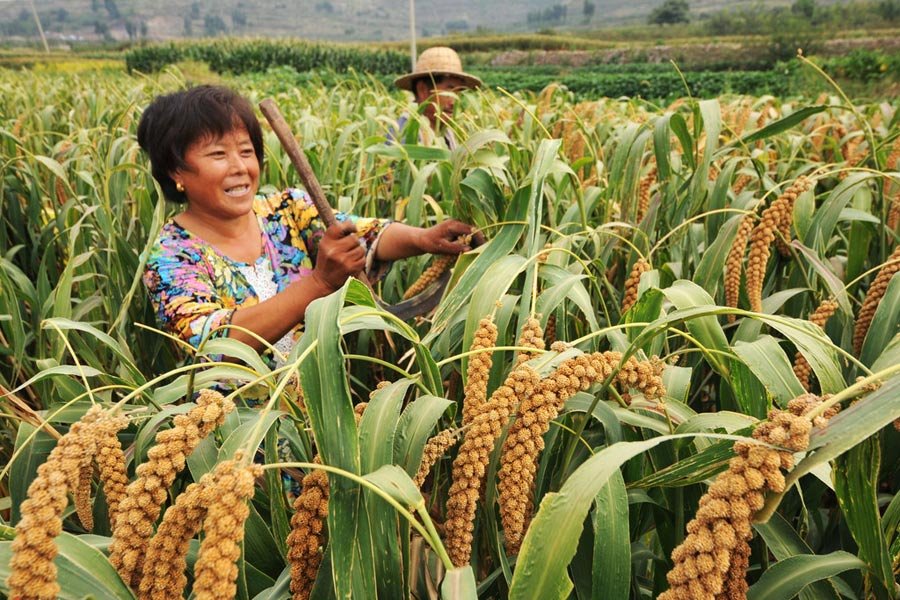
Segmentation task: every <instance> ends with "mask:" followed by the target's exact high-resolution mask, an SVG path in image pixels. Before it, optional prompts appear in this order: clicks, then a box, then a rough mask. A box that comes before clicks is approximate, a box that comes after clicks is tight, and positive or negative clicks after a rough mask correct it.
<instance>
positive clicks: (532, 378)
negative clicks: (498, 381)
mask: <svg viewBox="0 0 900 600" xmlns="http://www.w3.org/2000/svg"><path fill="white" fill-rule="evenodd" d="M539 381H540V377H539V376H538V374H537V372H536V371H535V370H534V369H532V368H530V367H528V366H527V365H522V366H520V367H518V368H516V369H513V371H512V372H511V373H510V374H509V376H508V377H507V378H506V381H504V382H503V385H501V386H500V387H498V388H497V389H496V390H495V391H494V393H493V394H491V397H490V399H488V401H487V402H486V403H485V405H484V407H483V408H482V409H481V410H480V411H478V414H476V415H475V417H474V418H473V419H472V423H471V425H470V426H469V429H468V430H467V431H466V435H465V438H464V439H463V443H462V446H461V447H460V449H459V453H458V454H457V455H456V460H454V461H453V483H452V484H451V485H450V491H449V493H448V499H447V518H446V521H445V522H444V527H445V532H446V542H447V550H448V553H449V555H450V560H451V561H452V562H453V564H454V565H456V566H457V567H462V566H465V565H467V564H468V563H469V558H470V557H471V554H472V530H473V529H474V521H475V509H476V508H477V504H478V500H479V498H480V490H481V484H482V482H483V481H484V476H485V471H486V469H487V464H488V461H489V459H490V455H491V452H492V451H493V449H494V444H495V443H496V441H497V438H498V437H500V433H501V431H502V429H503V427H504V425H506V421H507V419H508V418H509V415H510V414H511V413H512V411H513V410H514V409H515V408H516V405H517V404H518V402H519V398H527V397H528V396H531V395H532V394H533V393H534V389H535V387H536V386H537V384H538V382H539Z"/></svg>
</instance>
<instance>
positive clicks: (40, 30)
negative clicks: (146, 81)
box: [28, 0, 412, 54]
mask: <svg viewBox="0 0 900 600" xmlns="http://www.w3.org/2000/svg"><path fill="white" fill-rule="evenodd" d="M410 2H412V0H410ZM28 4H29V5H30V6H31V14H32V15H33V16H34V22H35V24H36V25H37V28H38V33H39V34H41V41H42V42H44V52H46V53H47V54H50V46H48V45H47V38H46V37H44V28H43V27H41V19H40V17H38V14H37V10H35V8H34V0H28Z"/></svg>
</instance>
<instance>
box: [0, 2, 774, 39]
mask: <svg viewBox="0 0 900 600" xmlns="http://www.w3.org/2000/svg"><path fill="white" fill-rule="evenodd" d="M661 2H662V0H637V1H634V2H626V1H623V0H507V1H505V2H484V1H483V0H417V1H416V25H417V27H416V29H417V33H418V35H419V36H423V37H428V36H435V35H444V34H448V33H457V32H472V31H475V30H478V29H488V30H492V31H500V32H504V31H530V30H531V31H533V30H538V29H544V28H548V27H554V28H567V27H568V28H571V27H592V28H598V27H603V26H607V25H612V24H625V23H634V22H643V21H644V20H645V19H646V16H647V15H648V14H649V12H650V11H651V10H652V9H653V8H654V7H656V6H658V5H659V4H660V3H661ZM789 3H790V2H789V1H788V0H765V1H764V2H756V3H754V2H751V1H749V0H744V1H740V0H739V1H735V0H692V1H691V4H690V6H691V13H692V14H693V15H695V16H696V15H700V14H703V13H708V12H711V11H716V10H721V9H723V8H731V7H734V8H747V7H750V6H758V5H760V4H762V5H765V6H777V5H785V4H789ZM36 5H37V9H38V13H39V16H40V20H41V23H42V25H43V28H44V31H45V33H46V34H47V37H48V38H49V39H56V40H60V39H62V40H78V39H85V40H97V39H103V38H104V37H105V38H106V39H115V40H128V39H129V38H146V39H151V40H163V39H173V38H180V37H199V36H203V35H209V34H229V35H252V36H265V35H275V36H286V35H290V36H297V37H304V38H311V39H322V40H341V41H355V40H356V41H365V40H402V39H406V38H408V37H409V22H408V14H409V3H408V2H405V1H399V0H298V1H293V2H291V1H289V0H221V1H219V0H42V1H41V2H39V3H36ZM34 35H36V29H35V23H34V19H33V17H32V15H31V13H30V11H29V10H28V8H27V4H25V3H20V2H10V1H8V0H7V1H0V39H2V38H7V39H9V38H11V37H20V38H21V37H23V36H25V37H32V36H34Z"/></svg>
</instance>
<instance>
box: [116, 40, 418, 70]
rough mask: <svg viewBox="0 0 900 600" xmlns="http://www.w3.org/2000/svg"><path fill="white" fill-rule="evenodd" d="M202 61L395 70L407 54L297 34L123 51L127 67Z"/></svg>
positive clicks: (244, 66)
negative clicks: (305, 38)
mask: <svg viewBox="0 0 900 600" xmlns="http://www.w3.org/2000/svg"><path fill="white" fill-rule="evenodd" d="M182 60H198V61H202V62H205V63H208V64H209V66H210V68H211V69H212V70H214V71H216V72H219V73H247V72H252V71H265V70H267V69H268V68H270V67H274V66H289V67H292V68H294V69H295V70H297V71H301V72H302V71H309V70H312V69H323V68H324V69H332V70H334V71H337V72H344V71H347V70H348V69H355V70H357V71H365V72H370V73H396V72H399V71H403V70H404V69H406V68H408V65H409V58H408V57H407V56H406V55H404V54H401V53H399V52H394V51H392V50H366V49H363V48H358V47H355V46H339V45H336V44H311V43H308V42H302V41H297V40H250V41H246V40H240V41H239V40H228V39H226V40H216V41H212V42H193V43H170V44H165V45H154V46H142V47H139V48H135V49H132V50H129V51H128V52H126V53H125V65H126V67H127V68H128V71H129V72H131V71H140V72H142V73H153V72H156V71H159V70H160V69H162V68H163V67H165V66H167V65H170V64H173V63H176V62H179V61H182Z"/></svg>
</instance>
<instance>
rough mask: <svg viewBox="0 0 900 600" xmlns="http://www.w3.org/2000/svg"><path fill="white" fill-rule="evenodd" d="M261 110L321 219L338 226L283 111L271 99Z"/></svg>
mask: <svg viewBox="0 0 900 600" xmlns="http://www.w3.org/2000/svg"><path fill="white" fill-rule="evenodd" d="M259 110H260V111H262V114H263V115H264V116H265V117H266V119H267V120H268V121H269V125H271V126H272V131H274V132H275V135H276V136H278V141H280V142H281V146H282V148H284V151H285V152H287V155H288V157H289V158H290V159H291V163H293V165H294V168H295V169H297V173H299V174H300V179H301V181H303V186H304V187H305V188H306V191H307V192H308V193H309V196H310V198H312V201H313V204H315V206H316V210H318V211H319V218H321V219H322V222H323V223H325V226H326V227H331V226H332V225H335V224H337V219H335V218H334V211H333V210H332V209H331V205H330V204H328V200H327V199H326V198H325V192H323V191H322V186H320V185H319V180H318V179H317V178H316V174H315V173H313V170H312V167H311V166H310V165H309V161H308V160H307V159H306V154H304V153H303V149H302V148H301V147H300V144H298V143H297V140H295V139H294V134H293V133H291V128H290V126H288V124H287V121H285V120H284V116H283V115H282V114H281V111H280V110H278V106H277V105H276V104H275V101H274V100H272V99H271V98H266V99H265V100H263V101H262V102H260V103H259ZM356 278H357V279H359V280H360V281H362V282H363V283H364V284H366V285H367V286H368V287H369V288H371V287H372V284H371V283H370V282H369V278H368V277H366V274H365V272H360V273H358V274H357V275H356Z"/></svg>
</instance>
